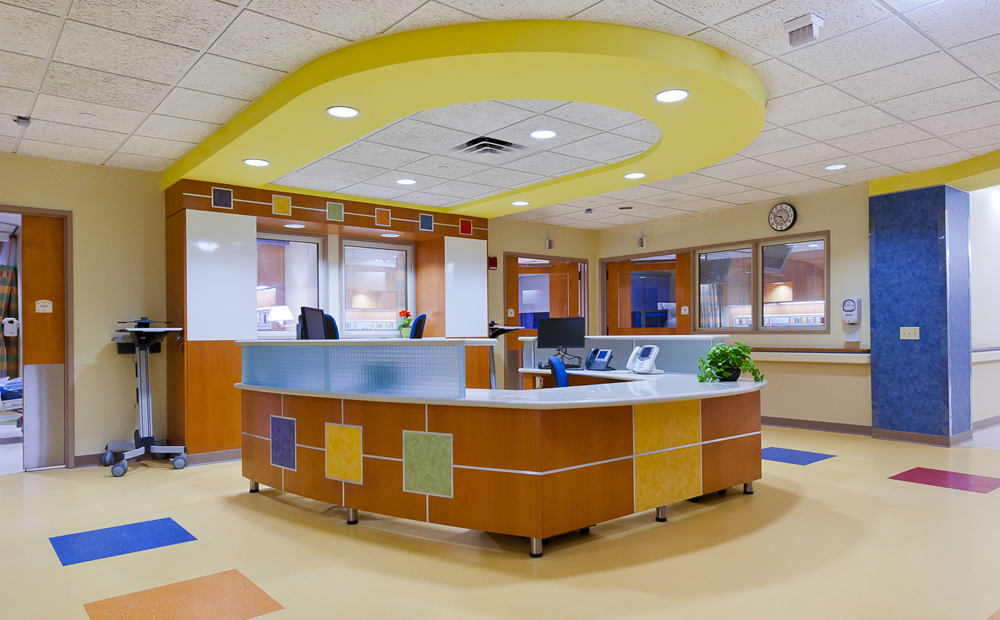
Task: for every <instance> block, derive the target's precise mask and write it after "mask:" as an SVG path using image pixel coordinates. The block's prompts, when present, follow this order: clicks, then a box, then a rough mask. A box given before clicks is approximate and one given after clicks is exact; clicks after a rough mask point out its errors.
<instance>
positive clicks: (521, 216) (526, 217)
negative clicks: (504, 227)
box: [503, 209, 545, 222]
mask: <svg viewBox="0 0 1000 620" xmlns="http://www.w3.org/2000/svg"><path fill="white" fill-rule="evenodd" d="M503 217H504V219H508V220H519V221H522V222H533V221H535V220H540V219H542V218H544V217H545V216H544V215H540V214H539V213H537V209H528V210H527V211H520V212H518V213H511V214H510V215H505V216H503Z"/></svg>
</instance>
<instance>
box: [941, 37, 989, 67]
mask: <svg viewBox="0 0 1000 620" xmlns="http://www.w3.org/2000/svg"><path fill="white" fill-rule="evenodd" d="M951 53H952V54H954V55H955V56H957V57H958V59H959V60H961V61H962V62H964V63H965V64H967V65H969V66H970V67H972V68H973V69H975V70H976V71H979V72H980V73H987V74H988V73H994V72H996V71H1000V35H995V36H992V37H986V38H985V39H980V40H978V41H973V42H971V43H966V44H965V45H959V46H958V47H953V48H952V49H951Z"/></svg>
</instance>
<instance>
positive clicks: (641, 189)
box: [601, 185, 664, 200]
mask: <svg viewBox="0 0 1000 620" xmlns="http://www.w3.org/2000/svg"><path fill="white" fill-rule="evenodd" d="M663 193H664V192H663V190H661V189H656V188H655V187H649V186H648V185H636V186H634V187H623V188H622V189H616V190H614V191H612V192H604V193H603V194H601V196H604V197H605V198H614V199H615V200H639V199H640V198H649V197H650V196H659V195H660V194H663Z"/></svg>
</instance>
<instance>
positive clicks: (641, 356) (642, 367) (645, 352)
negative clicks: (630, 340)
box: [625, 344, 663, 375]
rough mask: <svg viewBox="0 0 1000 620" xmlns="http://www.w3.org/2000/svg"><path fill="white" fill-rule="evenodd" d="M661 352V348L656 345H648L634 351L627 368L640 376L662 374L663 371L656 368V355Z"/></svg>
mask: <svg viewBox="0 0 1000 620" xmlns="http://www.w3.org/2000/svg"><path fill="white" fill-rule="evenodd" d="M659 352H660V347H658V346H656V345H654V344H647V345H645V346H642V347H636V348H634V349H632V355H630V356H629V358H628V364H625V368H627V369H628V370H631V371H632V372H634V373H637V374H640V375H649V374H660V373H662V372H663V371H662V370H659V369H657V368H656V366H655V365H654V362H655V361H656V354H657V353H659Z"/></svg>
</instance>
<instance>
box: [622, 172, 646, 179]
mask: <svg viewBox="0 0 1000 620" xmlns="http://www.w3.org/2000/svg"><path fill="white" fill-rule="evenodd" d="M644 176H646V173H645V172H629V173H628V174H626V175H625V178H626V179H641V178H642V177H644Z"/></svg>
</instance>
